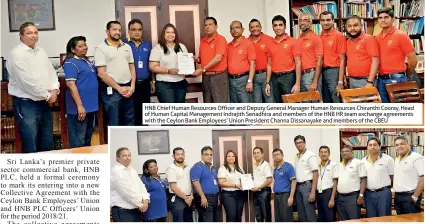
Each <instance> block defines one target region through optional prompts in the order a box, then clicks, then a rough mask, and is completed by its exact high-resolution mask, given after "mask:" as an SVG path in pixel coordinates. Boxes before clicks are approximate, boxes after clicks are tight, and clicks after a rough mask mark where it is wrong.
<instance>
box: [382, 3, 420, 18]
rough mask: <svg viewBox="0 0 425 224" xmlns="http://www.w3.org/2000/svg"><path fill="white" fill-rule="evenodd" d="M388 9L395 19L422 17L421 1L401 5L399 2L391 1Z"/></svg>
mask: <svg viewBox="0 0 425 224" xmlns="http://www.w3.org/2000/svg"><path fill="white" fill-rule="evenodd" d="M390 7H391V8H392V9H393V10H394V16H396V17H420V16H423V15H424V14H423V0H412V1H408V2H403V3H401V2H400V0H391V1H390Z"/></svg>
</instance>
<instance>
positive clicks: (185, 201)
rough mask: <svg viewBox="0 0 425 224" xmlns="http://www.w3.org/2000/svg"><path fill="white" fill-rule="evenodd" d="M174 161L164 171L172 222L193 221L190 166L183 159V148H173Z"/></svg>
mask: <svg viewBox="0 0 425 224" xmlns="http://www.w3.org/2000/svg"><path fill="white" fill-rule="evenodd" d="M173 158H174V162H173V163H172V164H171V165H170V166H169V167H168V169H167V170H166V171H165V174H166V175H167V182H168V184H169V185H170V193H171V195H170V196H171V198H170V202H169V205H170V207H171V212H172V214H173V222H193V216H192V201H193V193H192V183H191V181H190V168H191V167H190V166H188V165H187V164H186V162H185V160H184V158H185V153H184V149H183V148H181V147H177V148H175V149H173Z"/></svg>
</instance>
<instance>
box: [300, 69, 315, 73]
mask: <svg viewBox="0 0 425 224" xmlns="http://www.w3.org/2000/svg"><path fill="white" fill-rule="evenodd" d="M314 69H315V68H307V69H304V70H302V73H307V72H312V71H314Z"/></svg>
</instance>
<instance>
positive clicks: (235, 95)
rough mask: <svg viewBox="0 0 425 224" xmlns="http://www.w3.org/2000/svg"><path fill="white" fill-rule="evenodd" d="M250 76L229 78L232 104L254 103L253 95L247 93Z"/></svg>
mask: <svg viewBox="0 0 425 224" xmlns="http://www.w3.org/2000/svg"><path fill="white" fill-rule="evenodd" d="M248 78H249V75H246V76H243V77H239V78H235V79H234V78H229V91H230V103H252V93H248V92H247V91H246V84H247V83H248Z"/></svg>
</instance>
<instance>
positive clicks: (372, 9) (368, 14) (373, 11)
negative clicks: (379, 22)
mask: <svg viewBox="0 0 425 224" xmlns="http://www.w3.org/2000/svg"><path fill="white" fill-rule="evenodd" d="M383 6H384V0H376V1H374V2H372V1H366V2H365V1H361V0H355V1H351V0H348V1H345V2H344V4H343V6H342V16H343V17H344V18H347V17H349V16H351V15H357V16H359V17H362V18H374V17H377V16H378V15H377V12H378V10H379V9H380V8H382V7H383Z"/></svg>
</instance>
